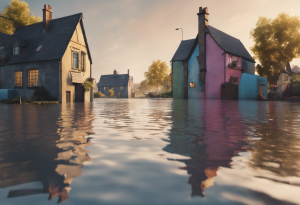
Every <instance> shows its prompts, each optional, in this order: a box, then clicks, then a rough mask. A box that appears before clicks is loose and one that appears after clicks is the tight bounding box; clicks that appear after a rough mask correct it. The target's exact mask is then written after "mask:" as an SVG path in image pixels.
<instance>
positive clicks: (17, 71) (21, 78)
mask: <svg viewBox="0 0 300 205" xmlns="http://www.w3.org/2000/svg"><path fill="white" fill-rule="evenodd" d="M14 73H15V87H22V86H23V71H22V70H15V71H14ZM16 73H21V77H20V80H21V81H20V82H21V85H17V84H16Z"/></svg>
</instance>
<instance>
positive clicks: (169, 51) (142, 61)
mask: <svg viewBox="0 0 300 205" xmlns="http://www.w3.org/2000/svg"><path fill="white" fill-rule="evenodd" d="M26 2H27V3H28V4H29V7H30V9H31V10H30V11H31V13H32V14H33V15H35V16H40V17H41V19H42V9H43V6H44V4H49V5H52V11H53V14H52V15H53V19H54V18H60V17H64V16H68V15H72V14H75V13H83V17H84V19H83V23H84V28H85V32H86V35H87V41H88V44H89V48H90V52H91V55H92V62H93V64H92V77H93V78H95V79H96V80H97V82H98V81H99V79H100V76H101V75H105V74H112V73H113V70H114V69H116V70H117V71H119V73H120V74H125V73H127V70H128V69H129V70H130V75H131V76H133V80H134V83H140V82H141V81H142V80H143V79H144V73H145V72H146V71H147V70H148V67H149V66H150V65H151V64H152V62H153V61H157V60H158V59H160V60H162V61H165V62H166V63H167V65H169V66H170V60H171V59H172V57H173V55H174V53H175V51H176V49H177V48H178V46H179V44H180V41H181V39H182V33H181V30H175V29H176V28H182V29H183V40H187V39H193V38H195V37H196V35H197V32H198V16H197V13H198V11H199V7H208V13H209V24H210V25H212V26H213V27H215V28H217V29H219V30H221V31H223V32H225V33H227V34H229V35H231V36H233V37H235V38H238V39H240V40H241V41H242V43H243V44H244V46H245V47H246V49H247V50H248V51H249V52H250V54H251V55H253V54H252V53H251V51H250V47H251V46H253V44H254V42H253V40H252V39H250V31H251V30H252V29H253V28H255V25H256V22H257V20H258V18H259V17H260V16H265V17H267V18H276V17H277V16H278V14H279V13H282V12H286V13H288V14H290V15H293V16H294V15H296V16H299V13H300V9H299V8H300V1H299V0H285V1H284V3H283V1H282V0H251V1H244V0H226V1H225V0H209V1H207V0H84V1H82V0H47V1H41V0H26ZM9 3H10V0H1V1H0V9H1V10H2V9H3V7H4V6H5V5H7V4H9ZM293 64H295V65H300V59H295V60H293V61H292V63H291V65H293Z"/></svg>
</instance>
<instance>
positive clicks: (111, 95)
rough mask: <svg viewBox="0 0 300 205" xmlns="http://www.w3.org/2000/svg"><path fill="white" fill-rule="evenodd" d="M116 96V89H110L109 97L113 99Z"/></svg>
mask: <svg viewBox="0 0 300 205" xmlns="http://www.w3.org/2000/svg"><path fill="white" fill-rule="evenodd" d="M114 95H115V92H114V89H113V88H111V89H108V91H107V96H108V97H110V98H112V97H114Z"/></svg>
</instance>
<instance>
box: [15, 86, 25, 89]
mask: <svg viewBox="0 0 300 205" xmlns="http://www.w3.org/2000/svg"><path fill="white" fill-rule="evenodd" d="M14 88H17V89H20V88H23V86H15V87H14Z"/></svg>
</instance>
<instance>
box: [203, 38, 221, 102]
mask: <svg viewBox="0 0 300 205" xmlns="http://www.w3.org/2000/svg"><path fill="white" fill-rule="evenodd" d="M223 53H224V51H223V50H222V49H221V48H220V47H219V46H218V45H217V44H216V42H215V41H214V40H213V39H212V37H211V36H210V35H209V34H207V36H206V70H207V72H206V77H205V97H206V98H208V99H221V85H222V83H224V69H225V68H224V55H222V54H223Z"/></svg>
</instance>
